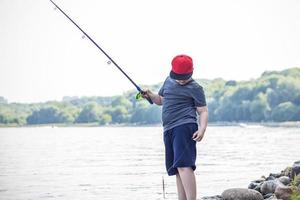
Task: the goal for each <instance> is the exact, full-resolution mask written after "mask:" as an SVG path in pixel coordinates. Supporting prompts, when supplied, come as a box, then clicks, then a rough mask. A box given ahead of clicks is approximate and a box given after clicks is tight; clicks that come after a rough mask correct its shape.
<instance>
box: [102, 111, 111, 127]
mask: <svg viewBox="0 0 300 200" xmlns="http://www.w3.org/2000/svg"><path fill="white" fill-rule="evenodd" d="M111 122H112V117H111V115H109V114H107V113H105V114H102V115H100V119H99V124H101V125H105V124H109V123H111Z"/></svg>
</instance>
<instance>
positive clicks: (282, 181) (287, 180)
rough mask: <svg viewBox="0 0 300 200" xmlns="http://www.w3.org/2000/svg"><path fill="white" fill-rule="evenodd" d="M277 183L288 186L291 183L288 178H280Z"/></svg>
mask: <svg viewBox="0 0 300 200" xmlns="http://www.w3.org/2000/svg"><path fill="white" fill-rule="evenodd" d="M278 181H280V182H281V183H282V184H283V185H288V184H290V183H291V179H290V177H288V176H281V177H279V178H278Z"/></svg>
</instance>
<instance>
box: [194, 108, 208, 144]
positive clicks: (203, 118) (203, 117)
mask: <svg viewBox="0 0 300 200" xmlns="http://www.w3.org/2000/svg"><path fill="white" fill-rule="evenodd" d="M197 113H198V114H199V126H200V127H199V128H198V131H196V132H195V133H194V135H193V139H194V140H195V141H197V142H200V141H201V140H202V138H203V136H204V133H205V130H206V127H207V123H208V108H207V106H203V107H197Z"/></svg>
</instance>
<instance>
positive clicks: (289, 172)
mask: <svg viewBox="0 0 300 200" xmlns="http://www.w3.org/2000/svg"><path fill="white" fill-rule="evenodd" d="M281 176H288V177H290V178H293V168H292V167H287V168H285V170H283V171H282V172H281Z"/></svg>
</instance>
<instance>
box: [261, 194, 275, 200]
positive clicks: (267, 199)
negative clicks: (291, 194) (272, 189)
mask: <svg viewBox="0 0 300 200" xmlns="http://www.w3.org/2000/svg"><path fill="white" fill-rule="evenodd" d="M264 200H277V197H276V196H275V195H272V196H271V197H269V198H266V199H264Z"/></svg>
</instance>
